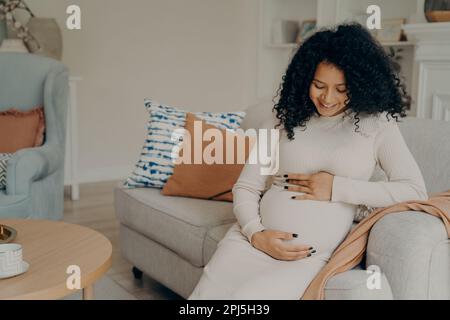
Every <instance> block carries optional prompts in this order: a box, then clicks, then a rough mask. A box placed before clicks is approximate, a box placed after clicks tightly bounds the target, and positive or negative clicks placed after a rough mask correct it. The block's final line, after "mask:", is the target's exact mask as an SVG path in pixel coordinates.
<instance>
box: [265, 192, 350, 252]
mask: <svg viewBox="0 0 450 320" xmlns="http://www.w3.org/2000/svg"><path fill="white" fill-rule="evenodd" d="M293 195H299V193H298V192H290V191H286V190H283V189H281V188H280V187H278V186H275V185H272V187H271V188H270V189H269V190H268V191H267V192H266V193H265V194H264V196H263V197H262V199H261V202H260V215H261V220H262V224H263V225H264V227H266V228H267V229H271V230H278V231H285V232H292V233H297V234H298V238H297V239H294V240H291V241H290V242H295V243H301V244H306V245H310V246H312V247H314V248H315V249H316V250H317V253H318V254H320V253H327V254H331V253H332V252H333V251H334V249H335V248H336V247H337V246H338V245H339V243H341V242H342V241H343V240H344V238H345V237H346V235H347V234H348V232H349V231H350V228H351V226H352V222H353V218H354V215H355V210H356V206H354V205H350V204H345V203H341V202H326V201H311V200H293V199H291V197H292V196H293Z"/></svg>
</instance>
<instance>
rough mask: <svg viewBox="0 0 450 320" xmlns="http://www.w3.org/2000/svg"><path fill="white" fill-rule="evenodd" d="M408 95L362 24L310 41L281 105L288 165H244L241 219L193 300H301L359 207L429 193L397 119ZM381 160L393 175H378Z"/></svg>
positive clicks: (282, 160)
mask: <svg viewBox="0 0 450 320" xmlns="http://www.w3.org/2000/svg"><path fill="white" fill-rule="evenodd" d="M407 99H408V97H407V95H406V93H405V91H404V90H403V85H402V84H401V82H400V81H399V79H398V77H397V76H396V74H395V72H394V71H393V68H392V64H391V60H390V58H389V57H388V56H387V55H386V53H385V51H384V50H383V48H382V47H381V46H380V45H379V44H378V43H377V42H376V41H375V40H374V39H373V38H372V36H371V35H370V33H369V32H367V31H366V30H365V29H364V28H363V27H362V26H360V25H358V24H350V25H341V26H338V27H337V28H336V29H333V30H324V31H320V32H317V33H316V34H314V35H313V36H311V37H310V38H309V39H308V40H307V41H306V42H304V44H303V45H302V46H301V47H300V48H299V49H298V51H297V53H296V54H295V56H294V57H293V59H292V62H291V63H290V65H289V67H288V70H287V72H286V75H285V76H284V77H283V83H282V85H281V91H280V96H279V100H278V103H276V104H275V107H274V110H275V111H276V119H275V116H274V117H273V119H272V120H273V121H272V123H276V127H277V128H279V129H280V139H279V141H278V142H277V145H276V147H277V148H276V149H277V150H278V153H272V156H273V157H274V159H273V161H275V160H277V159H276V158H278V160H279V171H278V172H277V173H276V174H275V176H274V177H270V176H267V175H262V174H261V165H259V164H249V163H247V164H246V165H245V167H244V169H243V171H242V173H241V176H240V177H239V180H238V181H237V183H236V184H235V186H234V188H233V195H234V213H235V215H236V217H237V220H238V222H237V223H236V224H235V225H234V226H232V227H231V229H230V230H229V231H228V232H227V234H226V235H225V237H224V238H223V239H222V241H220V242H219V245H218V248H217V250H216V252H215V254H214V256H213V257H212V258H211V260H210V261H209V263H208V264H207V265H206V266H205V268H204V272H203V275H202V277H201V279H200V281H199V283H198V284H197V286H196V288H195V289H194V291H193V293H192V294H191V296H190V297H189V298H190V299H299V298H300V297H301V296H302V295H303V293H304V291H305V290H306V288H307V287H308V285H309V284H310V282H311V281H312V280H313V279H314V277H315V276H316V275H317V273H318V272H319V271H320V270H321V269H322V268H323V267H324V265H325V264H326V263H327V262H328V260H329V258H330V256H331V254H332V253H333V251H334V250H335V249H336V247H337V246H338V245H339V244H340V243H341V242H342V241H343V240H344V238H345V237H346V236H347V234H348V232H349V231H350V229H351V226H352V222H353V220H354V217H355V213H356V209H357V206H358V205H366V206H370V207H384V206H389V205H393V204H395V203H398V202H402V201H407V200H415V199H416V200H418V199H422V200H423V199H427V198H428V197H427V192H426V188H425V184H424V181H423V178H422V174H421V172H420V170H419V167H418V166H417V164H416V162H415V160H414V158H413V157H412V155H411V153H410V151H409V150H408V147H407V146H406V144H405V142H404V140H403V137H402V135H401V133H400V131H399V128H398V125H397V120H398V118H399V117H404V116H405V108H406V106H405V105H406V102H407ZM266 127H267V128H270V127H272V128H273V125H271V124H270V123H268V124H267V125H266ZM377 164H378V165H379V166H380V167H381V168H382V169H383V171H384V172H385V173H386V176H387V178H388V181H375V182H372V181H369V180H370V177H371V176H372V174H373V172H374V169H375V167H376V165H377ZM269 178H270V180H268V179H269ZM268 181H269V182H270V181H272V183H271V185H270V187H269V188H268V190H267V188H266V186H267V184H268V183H267V182H268ZM266 190H267V191H266Z"/></svg>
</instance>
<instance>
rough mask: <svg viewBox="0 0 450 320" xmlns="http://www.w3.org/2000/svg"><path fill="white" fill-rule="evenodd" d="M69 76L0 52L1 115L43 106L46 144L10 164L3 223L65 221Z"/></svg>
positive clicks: (2, 195)
mask: <svg viewBox="0 0 450 320" xmlns="http://www.w3.org/2000/svg"><path fill="white" fill-rule="evenodd" d="M68 94H69V72H68V70H67V68H66V67H65V66H64V65H63V64H61V63H60V62H58V61H55V60H52V59H48V58H44V57H40V56H37V55H32V54H26V53H0V111H3V110H7V109H9V108H11V107H15V108H17V109H19V110H29V109H32V108H34V107H36V106H39V105H43V106H44V112H45V125H46V130H45V142H44V144H43V145H42V146H41V147H38V148H28V149H23V150H19V151H18V152H16V153H14V155H13V156H12V158H11V159H10V160H9V161H8V166H7V172H6V191H0V218H31V219H51V220H58V219H61V218H62V215H63V211H64V155H65V132H66V113H67V106H68Z"/></svg>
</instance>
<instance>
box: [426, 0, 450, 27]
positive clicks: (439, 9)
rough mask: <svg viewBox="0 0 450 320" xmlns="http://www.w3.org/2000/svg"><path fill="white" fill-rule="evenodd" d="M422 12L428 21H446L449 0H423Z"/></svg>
mask: <svg viewBox="0 0 450 320" xmlns="http://www.w3.org/2000/svg"><path fill="white" fill-rule="evenodd" d="M424 12H425V17H426V18H427V21H428V22H448V21H450V0H425V5H424Z"/></svg>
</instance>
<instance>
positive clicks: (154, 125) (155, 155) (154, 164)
mask: <svg viewBox="0 0 450 320" xmlns="http://www.w3.org/2000/svg"><path fill="white" fill-rule="evenodd" d="M144 104H145V107H146V108H147V111H148V112H149V115H150V120H149V122H148V126H147V130H148V133H147V138H146V140H145V144H144V147H143V148H142V152H141V155H140V158H139V160H138V162H137V164H136V166H135V168H134V171H133V173H132V174H131V176H130V177H129V178H128V179H127V180H126V181H125V183H124V187H126V188H145V187H151V188H160V189H162V188H163V187H164V185H165V184H166V182H167V180H168V179H169V178H170V176H171V175H172V174H173V168H174V166H175V164H174V163H173V159H172V154H171V153H172V150H173V148H174V147H175V146H176V145H177V144H179V141H176V140H175V141H174V140H172V134H173V133H174V131H175V130H176V129H183V128H184V126H185V123H186V114H187V112H188V111H185V110H182V109H179V108H175V107H170V106H167V105H163V104H160V103H158V102H156V101H152V100H149V99H145V100H144ZM192 113H193V114H194V115H195V116H196V117H198V118H199V119H202V120H204V121H205V122H207V123H209V124H211V125H214V126H216V127H217V128H220V129H229V130H236V129H238V128H240V126H241V123H242V120H243V119H244V117H245V112H220V113H214V112H192Z"/></svg>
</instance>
